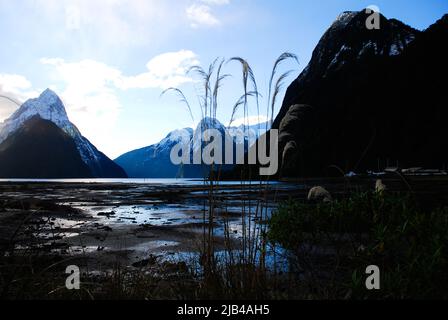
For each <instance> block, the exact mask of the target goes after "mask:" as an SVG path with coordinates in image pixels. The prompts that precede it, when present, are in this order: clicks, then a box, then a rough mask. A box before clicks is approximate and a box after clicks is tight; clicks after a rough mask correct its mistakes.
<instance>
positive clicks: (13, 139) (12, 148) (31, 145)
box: [0, 115, 93, 179]
mask: <svg viewBox="0 0 448 320" xmlns="http://www.w3.org/2000/svg"><path fill="white" fill-rule="evenodd" d="M0 177H2V178H41V179H52V178H91V177H93V176H92V174H91V172H90V170H89V167H88V166H87V165H86V164H85V163H84V162H83V161H82V159H81V156H80V155H79V153H78V149H77V147H76V144H75V141H74V140H73V139H72V137H70V136H69V135H68V134H67V133H65V132H64V131H63V130H62V129H60V128H59V127H58V126H57V125H56V124H54V123H53V122H51V121H49V120H44V119H42V118H40V117H39V116H37V115H36V116H33V117H31V118H30V119H28V120H27V121H25V122H24V123H23V124H22V126H21V127H20V128H18V129H17V130H16V131H14V133H12V134H11V135H10V136H8V138H6V140H4V141H3V142H2V143H1V144H0Z"/></svg>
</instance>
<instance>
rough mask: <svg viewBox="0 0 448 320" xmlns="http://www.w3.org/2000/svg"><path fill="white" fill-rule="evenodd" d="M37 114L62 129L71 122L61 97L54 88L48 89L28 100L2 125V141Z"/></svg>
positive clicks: (0, 139)
mask: <svg viewBox="0 0 448 320" xmlns="http://www.w3.org/2000/svg"><path fill="white" fill-rule="evenodd" d="M36 115H38V116H40V117H41V118H42V119H44V120H50V121H52V122H53V123H55V124H56V125H57V126H58V127H60V128H62V129H63V128H64V127H66V126H67V124H68V123H69V120H68V116H67V112H66V111H65V107H64V104H63V103H62V101H61V99H60V98H59V97H58V95H57V94H56V93H54V92H53V91H52V90H50V89H47V90H45V91H44V92H42V94H41V95H40V96H39V97H38V98H35V99H30V100H28V101H26V102H25V103H24V104H23V105H22V106H21V107H20V108H19V109H18V110H17V111H16V112H14V113H13V115H12V116H11V117H10V118H8V119H7V120H5V122H4V123H3V124H2V126H1V132H0V143H1V142H3V141H4V140H5V139H6V138H7V137H8V136H9V135H10V134H11V133H13V132H15V131H16V130H17V129H18V128H19V127H20V126H22V125H23V123H25V121H27V120H28V119H30V118H32V117H34V116H36Z"/></svg>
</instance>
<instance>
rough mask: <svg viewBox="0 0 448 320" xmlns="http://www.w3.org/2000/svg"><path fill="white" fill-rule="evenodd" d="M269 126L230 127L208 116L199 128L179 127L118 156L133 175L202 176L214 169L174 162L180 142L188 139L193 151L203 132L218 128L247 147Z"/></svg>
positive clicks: (138, 176)
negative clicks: (151, 143) (154, 140)
mask: <svg viewBox="0 0 448 320" xmlns="http://www.w3.org/2000/svg"><path fill="white" fill-rule="evenodd" d="M266 127H267V124H266V123H260V124H255V125H250V126H244V125H241V126H238V127H228V128H227V127H225V126H224V125H223V124H222V123H221V122H219V121H218V120H217V119H212V118H205V119H203V120H202V121H201V122H200V123H199V124H198V126H197V128H196V129H195V130H193V129H192V128H185V129H182V130H175V131H173V132H171V133H169V134H168V135H167V137H166V138H165V139H163V140H162V141H160V142H159V143H157V144H154V145H151V146H148V147H145V148H141V149H137V150H133V151H130V152H127V153H125V154H123V155H121V156H120V157H118V158H117V159H115V162H116V163H117V164H119V165H120V166H121V167H122V168H123V169H124V170H125V171H126V173H127V175H128V176H129V177H130V178H180V177H183V178H202V177H204V176H207V175H208V173H209V169H210V168H209V167H208V166H204V165H194V164H190V165H183V166H177V165H173V164H172V163H171V159H170V153H171V150H172V148H173V147H174V146H175V145H176V144H178V143H180V142H182V141H184V142H185V141H187V142H188V143H189V144H190V147H191V152H193V151H194V146H196V147H197V146H201V143H200V141H201V136H200V134H201V132H203V131H205V130H207V129H216V130H218V131H219V132H220V133H221V135H222V136H223V137H224V136H227V137H228V138H230V139H231V140H232V141H233V143H234V147H235V146H236V145H238V144H242V143H245V150H247V147H248V145H249V144H251V143H254V142H255V141H256V140H257V138H258V137H259V136H260V135H261V134H263V133H265V132H266ZM268 128H269V127H268ZM191 157H192V155H191ZM191 162H192V161H191ZM232 168H233V166H232V165H223V166H222V170H231V169H232Z"/></svg>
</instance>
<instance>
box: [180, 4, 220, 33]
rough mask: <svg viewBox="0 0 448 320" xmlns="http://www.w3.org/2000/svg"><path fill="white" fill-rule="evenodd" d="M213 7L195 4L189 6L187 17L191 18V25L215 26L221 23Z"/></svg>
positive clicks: (194, 26) (195, 26)
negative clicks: (214, 13) (213, 11)
mask: <svg viewBox="0 0 448 320" xmlns="http://www.w3.org/2000/svg"><path fill="white" fill-rule="evenodd" d="M211 11H212V10H211V8H210V7H209V6H207V5H201V4H193V5H191V6H190V7H188V8H187V10H186V13H187V18H188V19H189V20H190V26H191V27H192V28H198V27H200V26H208V27H214V26H218V25H220V24H221V22H220V21H219V20H218V18H216V17H215V16H214V15H213V13H212V12H211Z"/></svg>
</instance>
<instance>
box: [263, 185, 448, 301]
mask: <svg viewBox="0 0 448 320" xmlns="http://www.w3.org/2000/svg"><path fill="white" fill-rule="evenodd" d="M269 237H270V239H271V240H272V241H274V242H276V243H279V244H280V245H282V246H284V247H285V248H287V249H288V250H289V252H290V253H291V255H292V257H293V261H294V262H295V265H296V268H297V269H298V271H299V272H302V273H303V274H304V275H305V277H304V279H305V280H304V281H305V282H306V283H307V285H308V287H309V288H310V291H309V293H310V294H311V296H312V297H315V298H353V299H365V298H371V299H372V298H373V299H375V298H381V299H383V298H387V299H389V298H390V299H405V298H412V299H426V298H447V297H448V293H447V292H446V288H447V287H448V274H447V273H446V272H447V270H448V255H447V253H448V208H446V207H445V208H438V209H430V210H428V209H426V210H425V209H424V208H421V207H419V205H418V204H417V203H416V202H415V201H414V200H413V199H412V197H410V196H409V195H400V194H398V195H391V194H385V195H383V194H378V193H362V194H354V195H352V196H350V197H349V198H347V199H341V200H337V201H334V202H333V203H328V204H310V203H305V202H298V201H292V202H289V203H286V204H284V205H282V206H281V207H280V208H279V210H278V212H277V213H276V214H275V215H274V216H273V217H272V219H271V221H270V231H269ZM369 265H377V266H378V267H379V268H380V270H381V290H373V291H368V290H367V289H366V287H365V279H366V277H367V276H366V274H365V270H366V267H367V266H369Z"/></svg>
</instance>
